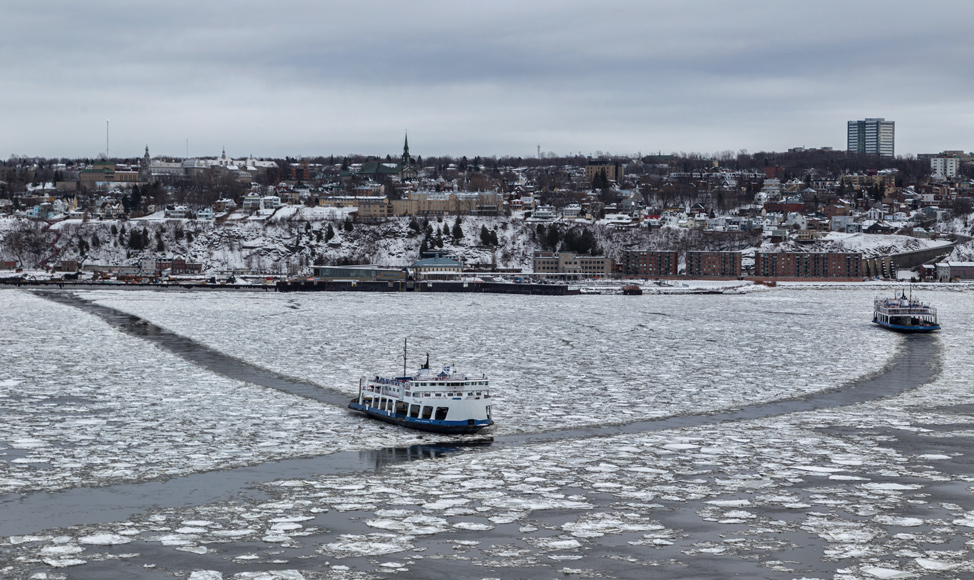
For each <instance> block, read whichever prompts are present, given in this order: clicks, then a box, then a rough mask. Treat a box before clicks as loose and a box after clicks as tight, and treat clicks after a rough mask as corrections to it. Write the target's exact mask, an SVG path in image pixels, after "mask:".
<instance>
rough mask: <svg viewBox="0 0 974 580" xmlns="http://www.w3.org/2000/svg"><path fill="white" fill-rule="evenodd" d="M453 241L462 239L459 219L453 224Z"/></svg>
mask: <svg viewBox="0 0 974 580" xmlns="http://www.w3.org/2000/svg"><path fill="white" fill-rule="evenodd" d="M453 239H454V240H462V239H463V229H461V228H460V218H459V217H458V218H457V221H456V222H455V223H454V224H453Z"/></svg>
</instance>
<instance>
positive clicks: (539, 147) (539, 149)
mask: <svg viewBox="0 0 974 580" xmlns="http://www.w3.org/2000/svg"><path fill="white" fill-rule="evenodd" d="M538 159H541V143H538Z"/></svg>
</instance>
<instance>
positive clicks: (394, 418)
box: [348, 401, 494, 435]
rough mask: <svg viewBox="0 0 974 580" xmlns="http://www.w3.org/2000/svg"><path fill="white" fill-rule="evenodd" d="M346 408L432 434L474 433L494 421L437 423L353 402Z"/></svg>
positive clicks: (433, 420)
mask: <svg viewBox="0 0 974 580" xmlns="http://www.w3.org/2000/svg"><path fill="white" fill-rule="evenodd" d="M348 408H349V409H352V410H355V411H360V412H362V413H365V414H366V415H368V416H369V417H372V418H373V419H378V420H380V421H385V422H386V423H392V424H393V425H399V426H400V427H408V428H410V429H418V430H420V431H430V432H432V433H447V434H453V435H456V434H462V433H476V432H477V431H480V430H481V429H483V428H484V427H488V426H490V425H493V424H494V421H492V420H491V419H483V420H474V422H473V424H472V425H471V424H470V422H469V421H437V420H435V419H417V418H413V417H408V416H406V415H397V414H395V413H390V412H389V411H380V410H379V409H376V408H374V407H366V406H365V405H361V404H359V403H357V402H355V401H352V402H351V403H349V404H348Z"/></svg>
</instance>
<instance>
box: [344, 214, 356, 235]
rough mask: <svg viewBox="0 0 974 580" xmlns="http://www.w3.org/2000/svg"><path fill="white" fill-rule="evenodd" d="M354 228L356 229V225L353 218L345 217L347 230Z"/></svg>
mask: <svg viewBox="0 0 974 580" xmlns="http://www.w3.org/2000/svg"><path fill="white" fill-rule="evenodd" d="M353 229H355V226H353V225H352V218H351V217H347V218H345V231H346V232H350V231H352V230H353Z"/></svg>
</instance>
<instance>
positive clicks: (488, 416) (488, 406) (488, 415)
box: [487, 405, 490, 419]
mask: <svg viewBox="0 0 974 580" xmlns="http://www.w3.org/2000/svg"><path fill="white" fill-rule="evenodd" d="M487 418H488V419H490V405H487Z"/></svg>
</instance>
